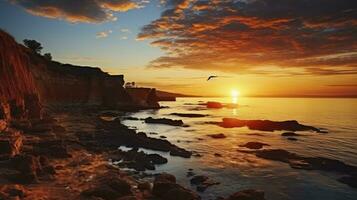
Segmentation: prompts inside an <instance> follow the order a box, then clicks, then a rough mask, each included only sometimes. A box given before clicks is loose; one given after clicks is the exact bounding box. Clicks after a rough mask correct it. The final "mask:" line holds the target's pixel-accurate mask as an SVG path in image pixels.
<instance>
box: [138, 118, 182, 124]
mask: <svg viewBox="0 0 357 200" xmlns="http://www.w3.org/2000/svg"><path fill="white" fill-rule="evenodd" d="M144 121H145V123H148V124H166V125H171V126H182V125H183V121H182V120H173V119H167V118H159V119H154V118H152V117H148V118H146V119H145V120H144Z"/></svg>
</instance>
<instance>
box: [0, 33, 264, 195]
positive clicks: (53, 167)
mask: <svg viewBox="0 0 357 200" xmlns="http://www.w3.org/2000/svg"><path fill="white" fill-rule="evenodd" d="M0 47H1V48H0V199H6V200H7V199H30V200H32V199H69V200H72V199H93V200H94V199H96V200H103V199H104V200H112V199H121V200H129V199H130V200H131V199H162V200H195V199H200V196H199V195H198V194H197V193H196V192H194V191H191V190H189V189H187V188H185V187H183V186H181V185H179V184H177V183H176V178H175V177H174V176H173V175H169V174H165V173H162V174H145V173H141V172H143V171H145V170H155V168H156V166H158V165H162V164H165V163H167V162H168V159H167V158H165V157H162V156H161V155H159V154H156V153H152V154H148V153H145V152H144V151H142V150H141V149H142V148H144V149H151V150H156V151H161V152H169V155H170V156H180V157H183V158H186V159H189V158H190V157H191V156H192V152H191V151H189V150H186V149H183V148H181V147H179V146H176V145H174V144H172V143H170V142H169V141H167V140H165V139H157V138H151V137H148V136H147V134H146V133H143V132H136V131H135V130H133V129H130V128H128V127H126V126H124V125H123V124H122V123H121V122H120V117H121V116H124V114H125V111H131V112H133V111H136V110H139V109H158V108H160V107H159V104H158V101H157V97H156V90H155V89H148V88H144V89H143V88H140V89H130V90H126V89H125V88H124V87H123V84H124V76H122V75H114V76H113V75H110V74H108V73H105V72H103V71H102V70H101V69H99V68H93V67H83V66H73V65H69V64H62V63H59V62H55V61H51V60H47V59H45V57H44V56H42V55H40V54H38V53H36V52H32V51H31V50H30V49H28V48H26V47H24V46H22V45H20V44H18V43H16V41H15V40H14V38H12V37H11V36H10V35H8V34H7V33H6V32H4V31H1V30H0ZM108 108H110V109H111V110H114V111H115V112H113V111H109V112H108V111H107V109H108ZM144 121H145V122H146V123H159V124H167V125H174V126H184V124H183V122H182V121H181V120H171V119H166V118H161V119H154V118H147V119H144ZM120 146H125V147H129V148H130V150H128V151H123V150H120V149H118V147H120ZM123 168H129V169H132V170H134V171H131V172H130V171H125V170H123ZM144 177H146V178H147V177H149V178H151V179H143V178H144ZM193 180H195V181H193V182H192V183H193V184H195V185H197V190H201V191H203V190H204V189H205V188H206V187H209V186H211V185H212V184H216V183H215V182H212V181H211V180H210V179H207V178H205V177H202V176H200V177H193ZM222 199H224V198H222ZM227 199H230V200H233V199H236V200H240V199H242V200H243V199H257V200H261V199H264V193H263V192H261V191H256V190H244V191H241V192H237V193H235V194H233V195H231V196H229V197H227Z"/></svg>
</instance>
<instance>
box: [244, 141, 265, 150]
mask: <svg viewBox="0 0 357 200" xmlns="http://www.w3.org/2000/svg"><path fill="white" fill-rule="evenodd" d="M239 146H240V147H246V148H248V149H261V148H263V147H264V146H270V145H269V144H265V143H261V142H247V143H246V144H244V145H239Z"/></svg>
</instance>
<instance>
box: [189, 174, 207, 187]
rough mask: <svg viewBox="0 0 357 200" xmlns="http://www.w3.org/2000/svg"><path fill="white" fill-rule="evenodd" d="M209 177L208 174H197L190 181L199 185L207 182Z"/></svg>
mask: <svg viewBox="0 0 357 200" xmlns="http://www.w3.org/2000/svg"><path fill="white" fill-rule="evenodd" d="M208 179H209V178H208V177H207V176H202V175H199V176H195V177H193V178H192V179H191V180H190V182H191V184H194V185H198V184H201V183H203V182H205V181H206V180H208Z"/></svg>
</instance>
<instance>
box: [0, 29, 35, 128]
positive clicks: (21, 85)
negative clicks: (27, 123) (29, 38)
mask: <svg viewBox="0 0 357 200" xmlns="http://www.w3.org/2000/svg"><path fill="white" fill-rule="evenodd" d="M0 47H1V48H0V124H2V125H0V126H1V127H2V129H3V128H4V127H5V126H6V124H5V121H8V120H9V119H15V118H16V119H22V118H29V117H31V118H40V117H41V106H40V103H39V93H38V90H37V87H36V84H35V81H34V79H33V76H32V75H31V72H30V69H29V66H30V58H29V57H28V54H27V53H26V52H24V51H23V50H22V48H21V46H19V45H18V44H17V43H16V42H15V40H14V38H12V37H11V36H10V35H8V34H7V33H5V32H2V31H0ZM1 127H0V128H1Z"/></svg>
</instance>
